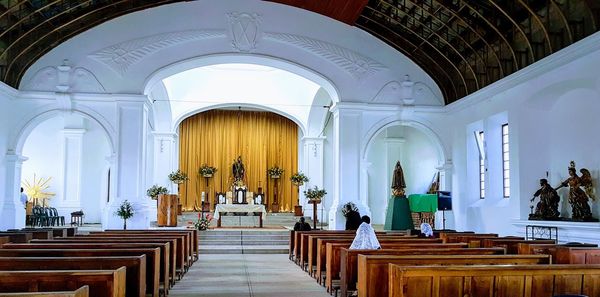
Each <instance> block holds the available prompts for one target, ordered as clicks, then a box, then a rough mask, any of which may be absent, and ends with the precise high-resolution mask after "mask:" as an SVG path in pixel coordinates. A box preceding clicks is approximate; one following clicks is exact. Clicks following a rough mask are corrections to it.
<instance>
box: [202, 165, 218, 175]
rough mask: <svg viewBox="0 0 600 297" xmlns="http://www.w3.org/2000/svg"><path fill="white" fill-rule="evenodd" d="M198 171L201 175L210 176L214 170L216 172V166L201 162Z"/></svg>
mask: <svg viewBox="0 0 600 297" xmlns="http://www.w3.org/2000/svg"><path fill="white" fill-rule="evenodd" d="M198 172H199V173H200V175H202V176H203V177H212V176H213V175H214V174H215V172H217V168H215V167H212V166H208V165H206V164H202V166H200V170H199V171H198Z"/></svg>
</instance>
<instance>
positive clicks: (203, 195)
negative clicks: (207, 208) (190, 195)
mask: <svg viewBox="0 0 600 297" xmlns="http://www.w3.org/2000/svg"><path fill="white" fill-rule="evenodd" d="M204 197H206V193H205V192H202V202H204Z"/></svg>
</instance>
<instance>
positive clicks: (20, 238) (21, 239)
mask: <svg viewBox="0 0 600 297" xmlns="http://www.w3.org/2000/svg"><path fill="white" fill-rule="evenodd" d="M0 236H2V237H8V238H9V242H18V243H27V242H29V241H30V240H31V239H33V234H32V233H30V232H0Z"/></svg>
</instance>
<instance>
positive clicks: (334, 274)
mask: <svg viewBox="0 0 600 297" xmlns="http://www.w3.org/2000/svg"><path fill="white" fill-rule="evenodd" d="M379 243H380V245H381V249H382V250H389V249H397V250H408V249H444V248H445V249H460V248H466V247H467V245H466V244H464V243H448V244H444V243H405V242H400V243H398V242H387V241H380V242H379ZM344 248H345V249H348V248H350V244H349V243H338V242H329V243H327V244H326V247H325V254H326V255H325V264H324V265H322V264H321V263H320V262H318V263H317V271H318V272H317V276H318V277H319V278H321V277H323V276H324V278H325V288H326V289H327V292H331V289H332V287H333V281H334V280H339V279H340V271H341V251H342V249H344ZM319 269H320V271H319Z"/></svg>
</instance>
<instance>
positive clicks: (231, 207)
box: [214, 204, 267, 220]
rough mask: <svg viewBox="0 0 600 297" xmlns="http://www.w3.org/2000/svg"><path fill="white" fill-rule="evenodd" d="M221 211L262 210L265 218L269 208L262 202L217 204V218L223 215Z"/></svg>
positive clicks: (262, 215)
mask: <svg viewBox="0 0 600 297" xmlns="http://www.w3.org/2000/svg"><path fill="white" fill-rule="evenodd" d="M220 212H260V213H261V217H262V218H263V219H265V215H266V214H267V210H266V209H265V206H264V205H262V204H217V206H216V207H215V215H214V217H215V219H216V220H218V219H219V217H220V216H221V215H220V214H219V213H220Z"/></svg>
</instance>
